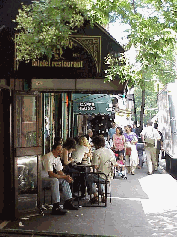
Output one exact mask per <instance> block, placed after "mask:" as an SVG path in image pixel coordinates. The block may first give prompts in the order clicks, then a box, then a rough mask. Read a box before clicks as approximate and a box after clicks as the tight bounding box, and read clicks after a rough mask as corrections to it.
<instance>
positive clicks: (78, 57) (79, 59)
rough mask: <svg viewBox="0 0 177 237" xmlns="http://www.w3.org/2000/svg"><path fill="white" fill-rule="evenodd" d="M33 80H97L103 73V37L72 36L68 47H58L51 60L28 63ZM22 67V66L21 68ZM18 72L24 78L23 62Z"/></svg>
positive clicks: (46, 58) (36, 60)
mask: <svg viewBox="0 0 177 237" xmlns="http://www.w3.org/2000/svg"><path fill="white" fill-rule="evenodd" d="M17 53H18V52H17V51H16V55H17ZM25 64H26V65H28V66H29V68H30V69H29V73H30V74H31V75H32V77H33V78H44V79H45V78H49V76H50V78H60V79H62V78H67V79H75V78H77V79H80V78H81V79H83V78H96V77H99V75H100V73H101V36H84V35H72V36H70V38H69V39H68V43H67V47H60V46H59V45H56V48H55V49H54V50H53V54H52V57H51V58H48V57H47V56H45V55H44V56H43V57H41V58H38V59H34V60H31V61H30V62H26V63H25ZM20 65H21V66H20ZM16 70H18V72H19V73H21V75H20V76H21V77H24V76H25V75H23V74H25V72H24V71H25V70H24V66H22V62H19V61H18V60H16Z"/></svg>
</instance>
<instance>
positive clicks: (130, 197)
mask: <svg viewBox="0 0 177 237" xmlns="http://www.w3.org/2000/svg"><path fill="white" fill-rule="evenodd" d="M127 177H128V179H127V180H124V179H121V178H119V179H114V180H112V200H111V203H110V202H109V200H108V206H107V207H106V208H105V207H82V208H80V209H79V210H78V211H69V213H67V215H66V216H52V215H51V214H50V211H48V212H46V213H45V215H44V216H33V217H29V218H26V219H21V220H20V221H15V222H9V223H8V224H7V225H6V226H5V227H4V229H16V230H26V231H27V230H34V231H41V232H43V233H45V232H53V233H66V234H68V235H70V234H82V236H84V235H85V236H86V235H88V236H91V235H93V236H95V235H101V236H104V235H106V236H120V237H132V236H133V237H134V236H136V237H146V236H147V237H149V236H158V237H161V236H177V181H176V180H175V179H174V178H172V176H170V175H169V174H167V173H166V172H165V171H164V170H163V169H161V167H159V170H158V171H157V172H155V173H154V174H152V175H147V167H146V166H145V165H144V167H143V168H142V169H141V170H138V169H137V170H136V174H135V175H130V174H127ZM30 236H31V235H30ZM50 236H51V235H50Z"/></svg>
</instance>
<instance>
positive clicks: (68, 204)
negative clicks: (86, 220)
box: [63, 199, 79, 210]
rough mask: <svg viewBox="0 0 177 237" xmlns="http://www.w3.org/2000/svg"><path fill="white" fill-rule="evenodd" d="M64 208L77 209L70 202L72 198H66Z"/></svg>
mask: <svg viewBox="0 0 177 237" xmlns="http://www.w3.org/2000/svg"><path fill="white" fill-rule="evenodd" d="M63 208H64V209H68V210H78V209H79V208H78V207H76V206H74V205H73V203H72V199H69V200H66V202H65V203H64V205H63Z"/></svg>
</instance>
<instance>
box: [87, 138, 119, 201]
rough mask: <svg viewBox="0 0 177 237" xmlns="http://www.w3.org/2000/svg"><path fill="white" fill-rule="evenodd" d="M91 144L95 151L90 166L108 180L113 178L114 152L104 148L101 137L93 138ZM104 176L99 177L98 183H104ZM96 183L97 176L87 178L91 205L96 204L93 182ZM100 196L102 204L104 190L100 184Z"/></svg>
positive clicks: (96, 198) (103, 140) (103, 141)
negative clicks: (91, 195)
mask: <svg viewBox="0 0 177 237" xmlns="http://www.w3.org/2000/svg"><path fill="white" fill-rule="evenodd" d="M93 144H94V146H95V148H96V150H95V151H94V152H93V159H92V165H93V166H94V168H95V169H96V170H97V171H98V172H101V173H104V174H105V175H106V176H107V178H108V180H110V179H111V178H112V177H113V169H112V168H113V166H117V165H118V164H116V158H115V155H114V152H113V151H112V150H111V149H109V148H106V147H105V139H104V137H103V136H97V137H94V138H93ZM104 180H105V176H104V175H101V174H100V175H99V181H104ZM97 181H98V175H97V174H95V175H93V174H91V175H88V177H87V185H88V189H87V191H88V194H94V197H93V198H92V199H91V200H90V201H91V202H92V203H95V202H97V200H98V197H97V193H96V186H95V184H94V183H95V182H97ZM99 190H100V194H101V195H102V202H105V196H104V193H105V190H104V185H102V184H100V187H99Z"/></svg>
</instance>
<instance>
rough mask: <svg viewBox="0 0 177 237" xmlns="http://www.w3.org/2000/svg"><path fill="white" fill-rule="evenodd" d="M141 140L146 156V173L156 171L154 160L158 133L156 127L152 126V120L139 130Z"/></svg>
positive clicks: (158, 138)
mask: <svg viewBox="0 0 177 237" xmlns="http://www.w3.org/2000/svg"><path fill="white" fill-rule="evenodd" d="M141 137H142V141H143V142H144V145H145V152H146V156H147V166H148V174H149V175H151V174H152V172H153V171H157V160H156V150H157V149H156V146H155V145H156V142H157V141H158V140H159V141H160V139H161V137H160V134H159V133H158V131H157V129H155V128H154V127H153V126H152V122H148V123H147V127H144V128H143V131H142V132H141Z"/></svg>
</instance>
